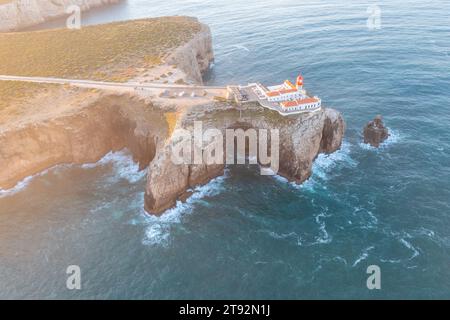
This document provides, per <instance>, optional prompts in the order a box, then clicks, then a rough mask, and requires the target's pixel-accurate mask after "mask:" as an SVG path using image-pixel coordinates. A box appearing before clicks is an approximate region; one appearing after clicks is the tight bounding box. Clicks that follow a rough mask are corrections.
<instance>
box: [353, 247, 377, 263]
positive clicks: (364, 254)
mask: <svg viewBox="0 0 450 320" xmlns="http://www.w3.org/2000/svg"><path fill="white" fill-rule="evenodd" d="M372 249H374V247H368V248H365V249H364V250H363V251H362V252H361V254H360V255H359V256H358V258H357V259H356V260H355V262H353V264H352V267H356V266H357V265H358V264H359V263H360V262H361V261H364V260H366V259H367V258H368V257H369V251H371V250H372Z"/></svg>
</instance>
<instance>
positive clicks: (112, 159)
mask: <svg viewBox="0 0 450 320" xmlns="http://www.w3.org/2000/svg"><path fill="white" fill-rule="evenodd" d="M110 164H111V165H112V166H113V168H114V176H113V177H112V178H111V180H112V181H111V182H113V181H118V180H120V179H125V180H127V181H128V182H129V183H132V184H133V183H136V182H138V181H140V180H141V179H142V178H144V177H145V175H146V174H147V171H146V170H139V164H138V163H136V162H134V160H133V156H132V155H131V153H130V152H128V151H127V150H121V151H117V152H109V153H108V154H106V155H105V156H104V157H103V158H102V159H100V160H99V161H97V162H95V163H89V164H84V165H82V166H81V167H82V168H83V169H92V168H96V167H99V166H104V165H110Z"/></svg>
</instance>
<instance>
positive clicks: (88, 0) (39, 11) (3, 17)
mask: <svg viewBox="0 0 450 320" xmlns="http://www.w3.org/2000/svg"><path fill="white" fill-rule="evenodd" d="M119 1H120V0H13V1H11V2H9V3H6V4H3V5H0V32H7V31H17V30H20V29H24V28H27V27H31V26H34V25H37V24H40V23H44V22H46V21H49V20H53V19H56V18H60V17H64V16H66V15H67V13H66V10H67V8H69V7H70V6H71V5H78V6H79V7H80V9H81V11H87V10H90V9H92V8H95V7H100V6H103V5H106V4H110V3H117V2H119Z"/></svg>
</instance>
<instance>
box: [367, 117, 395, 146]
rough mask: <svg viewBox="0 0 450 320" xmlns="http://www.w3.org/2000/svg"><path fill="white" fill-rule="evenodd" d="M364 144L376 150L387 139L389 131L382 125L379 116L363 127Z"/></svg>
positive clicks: (381, 119)
mask: <svg viewBox="0 0 450 320" xmlns="http://www.w3.org/2000/svg"><path fill="white" fill-rule="evenodd" d="M363 134H364V143H366V144H370V145H371V146H372V147H375V148H378V147H379V146H380V144H381V143H383V142H384V141H385V140H386V139H387V138H389V130H388V129H387V128H386V127H385V126H384V124H383V118H382V116H381V115H377V116H376V117H375V119H373V120H372V121H370V122H369V123H367V125H366V126H365V127H364V131H363Z"/></svg>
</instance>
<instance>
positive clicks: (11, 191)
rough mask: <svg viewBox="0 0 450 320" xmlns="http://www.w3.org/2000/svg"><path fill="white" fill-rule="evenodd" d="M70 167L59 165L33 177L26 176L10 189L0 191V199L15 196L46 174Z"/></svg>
mask: <svg viewBox="0 0 450 320" xmlns="http://www.w3.org/2000/svg"><path fill="white" fill-rule="evenodd" d="M70 166H71V165H67V164H61V165H57V166H53V167H51V168H48V169H46V170H44V171H41V172H39V173H36V174H34V175H31V176H28V177H26V178H25V179H23V180H22V181H19V182H18V183H17V184H16V185H15V186H14V187H12V188H10V189H6V190H5V189H0V198H4V197H8V196H12V195H14V194H17V193H19V192H21V191H23V190H24V189H25V188H26V187H28V185H29V184H30V183H31V182H32V181H33V180H34V179H35V178H38V177H41V176H44V175H46V174H48V173H49V172H51V171H55V170H58V169H62V168H68V167H70Z"/></svg>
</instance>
